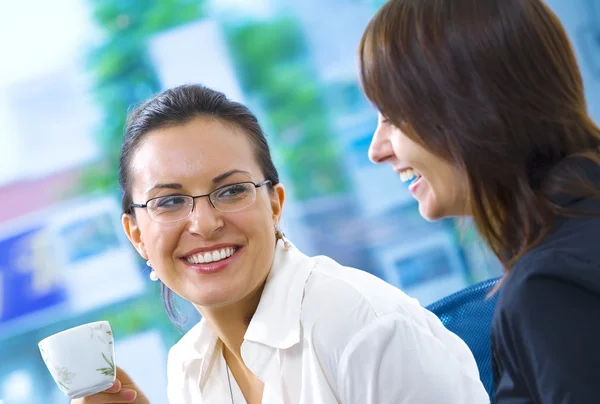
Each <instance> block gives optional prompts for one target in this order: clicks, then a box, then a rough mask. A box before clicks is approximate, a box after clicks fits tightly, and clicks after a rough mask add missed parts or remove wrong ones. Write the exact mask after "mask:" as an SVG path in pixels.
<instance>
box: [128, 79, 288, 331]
mask: <svg viewBox="0 0 600 404" xmlns="http://www.w3.org/2000/svg"><path fill="white" fill-rule="evenodd" d="M197 117H207V118H214V119H218V120H219V121H221V122H223V123H225V124H228V125H231V126H233V127H235V128H236V129H241V130H242V131H243V132H244V133H245V134H246V135H247V136H248V138H249V139H250V141H251V143H252V145H253V146H254V151H255V157H256V161H257V163H258V165H259V166H260V167H261V170H262V173H263V175H264V176H265V179H267V180H270V181H271V184H273V185H275V184H278V183H279V174H278V173H277V169H276V168H275V165H274V164H273V160H272V159H271V152H270V149H269V145H268V144H267V140H266V139H265V135H264V133H263V131H262V129H261V127H260V125H259V123H258V120H257V119H256V117H255V116H254V114H252V112H250V110H248V108H246V107H245V106H244V105H242V104H240V103H238V102H234V101H231V100H229V99H228V98H227V97H226V96H225V95H224V94H223V93H220V92H218V91H215V90H212V89H210V88H207V87H204V86H202V85H182V86H179V87H175V88H171V89H168V90H166V91H163V92H161V93H159V94H158V95H156V96H154V97H153V98H151V99H149V100H147V101H145V102H144V103H143V104H141V105H140V106H138V107H137V108H135V110H133V112H131V113H130V114H129V116H128V118H127V123H126V126H125V140H124V141H123V146H122V148H121V157H120V161H119V184H120V185H121V189H122V192H123V194H122V209H123V213H128V214H134V212H133V210H132V209H131V206H130V205H131V203H132V202H133V201H132V198H131V182H132V179H131V159H132V158H133V155H134V154H135V152H136V151H137V149H138V147H139V146H140V144H141V142H142V140H143V138H144V135H146V134H147V133H148V132H151V131H155V130H159V129H164V128H167V127H172V126H177V125H183V124H185V123H187V122H189V121H191V120H192V119H194V118H197ZM271 189H272V188H271ZM161 288H162V289H161V290H162V297H163V303H164V306H165V310H166V311H167V315H168V316H169V319H170V320H171V322H173V324H175V325H178V326H180V325H182V324H183V321H182V319H181V317H180V315H179V313H178V311H177V310H176V308H175V304H174V301H173V293H172V291H171V290H170V289H169V288H168V287H166V286H165V285H164V284H162V285H161Z"/></svg>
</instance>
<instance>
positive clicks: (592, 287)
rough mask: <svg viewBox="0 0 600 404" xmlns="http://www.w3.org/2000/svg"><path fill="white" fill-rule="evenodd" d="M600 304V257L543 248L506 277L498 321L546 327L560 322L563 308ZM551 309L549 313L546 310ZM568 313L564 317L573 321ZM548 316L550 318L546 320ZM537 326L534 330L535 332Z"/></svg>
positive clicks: (584, 308) (582, 309)
mask: <svg viewBox="0 0 600 404" xmlns="http://www.w3.org/2000/svg"><path fill="white" fill-rule="evenodd" d="M598 307H600V261H596V260H595V259H594V257H593V255H592V256H590V255H588V256H585V255H582V254H572V253H570V252H569V251H568V250H565V249H549V248H541V249H538V250H537V251H532V253H530V254H527V255H526V256H524V257H523V259H521V260H519V262H518V263H517V265H515V267H514V269H513V270H512V272H511V274H510V275H509V276H508V278H507V279H506V282H505V284H504V286H503V287H502V290H501V292H500V298H499V300H498V307H497V311H496V313H497V317H498V321H500V322H501V323H503V324H505V325H506V326H507V327H503V328H505V329H506V330H511V329H512V330H515V329H521V330H530V329H532V328H534V327H538V328H540V331H541V330H542V322H545V323H547V325H549V326H550V325H552V326H553V327H554V326H560V324H558V322H559V321H558V318H555V319H554V320H553V321H550V319H546V317H547V315H552V316H554V317H556V316H557V315H558V314H559V313H562V312H563V311H573V310H578V311H579V312H587V311H588V310H594V311H595V310H597V309H598ZM546 313H547V314H546ZM569 318H572V316H568V315H566V313H565V316H564V318H563V320H561V321H566V322H568V321H569ZM546 320H547V321H546ZM533 331H535V330H532V332H533Z"/></svg>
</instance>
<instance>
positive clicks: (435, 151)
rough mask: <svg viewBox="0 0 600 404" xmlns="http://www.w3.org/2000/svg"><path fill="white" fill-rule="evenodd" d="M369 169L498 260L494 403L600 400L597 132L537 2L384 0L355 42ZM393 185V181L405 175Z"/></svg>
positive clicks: (556, 29)
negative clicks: (463, 225) (465, 226)
mask: <svg viewBox="0 0 600 404" xmlns="http://www.w3.org/2000/svg"><path fill="white" fill-rule="evenodd" d="M360 60H361V79H362V84H363V88H364V90H365V92H366V95H367V97H368V98H369V99H370V100H371V101H372V102H373V103H374V104H375V106H376V107H377V108H378V109H379V111H380V116H379V125H378V128H377V130H376V133H375V136H374V137H373V141H372V144H371V148H370V151H369V153H370V157H371V159H372V160H373V161H374V162H376V163H389V164H390V165H391V166H392V167H393V168H394V169H395V170H396V171H398V172H399V173H400V175H401V176H407V177H414V180H413V181H412V182H411V184H410V186H409V189H410V191H411V192H412V194H413V195H414V197H415V198H416V200H417V201H418V203H419V211H420V212H421V215H422V216H423V217H424V218H426V219H428V220H436V219H440V218H443V217H449V216H469V217H472V218H473V219H474V222H475V224H476V226H477V228H478V230H479V232H480V234H481V236H482V238H483V239H484V240H485V241H486V242H487V244H488V245H489V247H490V248H491V249H492V251H494V252H495V253H496V255H497V256H498V258H499V259H500V260H501V261H502V263H503V264H504V267H505V269H506V276H505V277H504V280H503V288H502V291H501V295H500V297H499V301H498V306H497V309H496V313H495V318H494V322H493V330H492V354H493V359H494V364H495V366H494V370H495V384H496V402H497V403H498V404H505V403H514V404H517V403H518V404H525V403H538V404H542V403H543V404H551V403H552V404H554V403H565V404H566V403H570V404H579V403H582V404H583V403H585V404H588V403H597V402H600V383H598V370H599V369H600V349H598V343H599V342H600V322H599V321H598V318H599V317H598V314H599V313H600V129H599V128H598V127H597V126H596V125H595V124H594V123H593V122H592V120H591V119H590V117H589V116H588V113H587V107H586V101H585V97H584V89H583V83H582V78H581V74H580V72H579V69H578V66H577V63H576V60H575V55H574V53H573V50H572V48H571V45H570V44H569V41H568V38H567V35H566V33H565V31H564V29H563V28H562V26H561V24H560V22H559V20H558V18H557V17H556V16H555V15H554V14H553V13H552V12H551V11H550V9H549V8H548V6H547V5H546V4H545V3H544V2H543V1H542V0H486V1H482V0H460V1H449V0H390V1H389V2H388V3H386V4H385V5H384V6H383V7H382V9H381V10H380V11H379V12H378V13H377V15H376V16H375V17H374V18H373V20H372V21H371V22H370V23H369V25H368V27H367V29H366V31H365V33H364V35H363V38H362V42H361V44H360ZM405 179H406V178H405Z"/></svg>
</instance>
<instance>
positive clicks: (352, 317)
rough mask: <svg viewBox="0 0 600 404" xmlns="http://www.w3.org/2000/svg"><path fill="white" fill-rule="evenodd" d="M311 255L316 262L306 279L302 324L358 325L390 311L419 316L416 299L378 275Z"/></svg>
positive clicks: (360, 325) (362, 324)
mask: <svg viewBox="0 0 600 404" xmlns="http://www.w3.org/2000/svg"><path fill="white" fill-rule="evenodd" d="M313 259H314V260H315V261H316V265H315V267H314V269H313V271H312V273H311V274H310V276H309V278H308V280H307V282H306V285H305V289H304V300H303V304H302V321H303V323H304V324H305V325H312V324H315V323H319V322H326V323H329V324H333V325H347V326H351V324H355V325H357V326H358V327H361V328H362V327H363V326H364V325H365V324H366V323H369V322H371V321H373V320H374V319H376V318H380V317H383V316H386V315H388V314H391V313H395V314H398V315H405V316H407V317H408V318H413V317H421V316H422V312H423V308H422V307H421V305H420V304H419V302H418V301H417V300H416V299H414V298H411V297H409V296H408V295H406V294H405V293H404V292H402V291H401V290H400V289H398V288H396V287H394V286H392V285H390V284H389V283H387V282H385V281H383V280H382V279H380V278H377V277H376V276H374V275H372V274H370V273H368V272H365V271H361V270H359V269H355V268H349V267H345V266H342V265H340V264H339V263H337V262H335V261H334V260H332V259H330V258H327V257H315V258H313ZM342 314H343V315H342ZM349 323H351V324H349Z"/></svg>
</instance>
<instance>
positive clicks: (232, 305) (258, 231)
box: [75, 86, 489, 404]
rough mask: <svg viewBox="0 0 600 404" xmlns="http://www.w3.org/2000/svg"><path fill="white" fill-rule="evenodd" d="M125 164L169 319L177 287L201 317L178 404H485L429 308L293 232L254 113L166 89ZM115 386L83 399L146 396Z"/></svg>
mask: <svg viewBox="0 0 600 404" xmlns="http://www.w3.org/2000/svg"><path fill="white" fill-rule="evenodd" d="M120 164H121V167H120V183H121V186H122V189H123V212H124V214H123V227H124V229H125V232H126V233H127V236H128V237H129V239H130V240H131V243H132V244H133V246H134V247H135V249H136V250H137V251H138V253H139V254H140V255H141V256H142V257H143V258H144V259H146V260H148V265H149V266H151V267H152V273H151V278H152V279H153V280H157V281H159V282H161V283H162V286H163V291H164V296H165V298H166V307H167V311H168V312H169V314H171V315H172V314H173V303H172V300H171V299H172V293H176V294H177V295H179V296H181V297H182V298H183V299H185V300H187V301H189V302H190V303H191V304H193V305H194V306H195V308H196V309H197V310H198V311H199V312H200V313H201V315H202V320H201V321H200V323H199V324H197V325H196V326H195V327H193V328H192V329H191V330H190V331H189V332H188V333H187V334H186V335H185V336H184V337H183V338H182V339H181V340H180V341H179V342H178V343H177V344H176V345H175V346H174V347H173V348H172V349H171V350H170V353H169V361H168V378H169V382H168V395H169V400H170V402H171V403H173V404H192V403H193V404H200V403H211V404H212V403H219V404H227V403H238V404H239V403H252V404H255V403H265V404H271V403H304V404H328V403H343V404H350V403H355V404H369V403H372V404H385V403H389V404H397V403H419V404H439V403H456V404H459V403H460V404H464V403H469V404H479V403H488V402H489V399H488V397H487V394H486V392H485V389H484V387H483V385H482V384H481V382H480V380H479V375H478V370H477V366H476V364H475V361H474V359H473V356H472V354H471V352H470V351H469V349H468V348H467V346H466V345H465V344H464V342H463V341H462V340H460V339H459V338H458V337H456V336H455V335H454V334H452V333H450V332H449V331H447V330H446V329H445V328H444V327H443V326H442V324H441V322H440V321H439V320H438V319H437V318H436V317H435V316H434V315H433V314H432V313H430V312H428V311H426V310H425V309H423V308H422V307H420V306H419V304H418V303H417V302H416V301H415V300H413V299H411V298H409V297H407V296H406V295H405V294H403V293H402V292H401V291H400V290H398V289H396V288H394V287H392V286H390V285H388V284H386V283H385V282H383V281H382V280H380V279H378V278H376V277H374V276H372V275H370V274H368V273H366V272H363V271H359V270H356V269H351V268H345V267H342V266H341V265H340V264H338V263H336V262H334V261H332V260H331V259H329V258H326V257H313V258H311V257H307V256H305V255H304V254H302V253H301V252H300V251H298V250H297V249H296V248H295V247H294V246H293V245H292V244H291V243H290V242H289V241H288V240H287V239H285V238H284V237H283V235H282V233H281V231H279V223H280V221H281V213H282V209H283V203H284V200H285V191H284V188H283V186H282V185H281V184H280V183H279V177H278V174H277V170H276V169H275V167H274V165H273V162H272V160H271V155H270V151H269V147H268V145H267V142H266V140H265V137H264V135H263V132H262V130H261V128H260V126H259V124H258V122H257V120H256V118H255V117H254V115H252V114H251V113H250V111H248V109H247V108H246V107H244V106H243V105H241V104H239V103H236V102H232V101H230V100H228V99H227V98H226V97H225V96H224V95H223V94H221V93H218V92H215V91H212V90H210V89H207V88H205V87H201V86H182V87H177V88H174V89H171V90H167V91H165V92H163V93H162V94H159V95H158V96H156V97H155V98H153V99H151V100H149V101H147V102H146V103H144V104H143V105H141V106H140V107H138V108H137V109H136V110H135V111H134V112H133V113H132V114H131V115H130V117H129V120H128V123H127V127H126V131H125V142H124V144H123V148H122V154H121V162H120ZM117 377H118V382H117V383H116V384H115V385H114V386H113V388H112V389H111V390H109V391H106V392H103V393H99V394H96V395H95V396H92V397H87V398H85V399H81V400H79V401H78V400H76V401H75V402H77V403H86V404H90V403H116V402H119V403H125V402H135V403H147V402H148V400H147V399H146V398H144V397H143V395H142V394H143V393H142V392H141V391H140V389H139V388H138V387H136V386H135V384H134V383H133V381H132V380H131V379H130V378H129V377H128V376H127V374H126V373H125V372H123V371H122V370H121V369H119V370H118V374H117ZM136 397H137V398H136Z"/></svg>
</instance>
